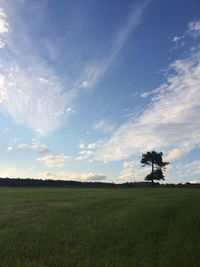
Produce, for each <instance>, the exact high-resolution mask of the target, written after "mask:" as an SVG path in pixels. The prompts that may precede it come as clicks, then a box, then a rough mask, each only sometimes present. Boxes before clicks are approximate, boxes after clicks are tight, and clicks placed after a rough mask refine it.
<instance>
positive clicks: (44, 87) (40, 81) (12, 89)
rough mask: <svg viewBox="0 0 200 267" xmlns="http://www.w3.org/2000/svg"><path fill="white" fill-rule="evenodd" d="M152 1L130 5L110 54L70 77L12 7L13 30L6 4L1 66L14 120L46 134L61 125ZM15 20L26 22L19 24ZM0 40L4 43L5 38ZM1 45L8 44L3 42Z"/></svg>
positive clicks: (1, 88)
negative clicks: (51, 61)
mask: <svg viewBox="0 0 200 267" xmlns="http://www.w3.org/2000/svg"><path fill="white" fill-rule="evenodd" d="M148 2H149V1H146V2H144V3H145V4H144V3H142V4H139V5H138V6H135V7H133V8H132V10H131V12H130V14H129V16H128V19H127V21H126V22H125V24H124V25H123V26H122V27H121V29H120V30H118V31H117V34H116V36H115V38H114V39H113V45H112V49H111V51H108V55H107V56H103V57H102V58H103V59H102V60H98V59H92V60H88V62H89V63H86V64H85V63H84V64H83V72H82V74H81V73H79V75H78V76H77V77H76V78H75V79H72V80H71V78H70V77H69V78H70V79H68V81H69V82H67V83H66V81H63V79H62V77H61V76H60V75H58V74H57V73H56V72H55V70H54V67H53V66H50V65H49V64H47V62H46V59H45V58H44V57H42V56H41V53H38V51H37V50H38V49H36V48H37V45H36V44H35V41H34V40H33V39H32V38H31V35H30V33H29V31H28V30H27V29H26V26H25V25H26V21H24V20H23V19H22V18H21V17H20V15H19V14H17V15H16V12H14V13H13V14H14V15H15V16H14V17H13V18H12V22H10V24H11V25H10V27H11V29H12V30H9V21H8V20H9V18H7V16H6V12H5V10H3V9H1V13H0V15H1V21H0V30H1V33H2V34H5V33H6V34H7V35H8V37H7V38H8V42H7V43H8V44H7V50H6V53H5V55H6V56H4V57H3V58H2V67H1V69H0V72H1V74H0V75H1V76H0V101H1V103H2V107H3V110H4V112H7V113H8V114H9V115H10V116H11V117H12V118H13V119H14V121H15V122H17V123H19V124H22V125H26V126H27V127H29V128H31V129H33V130H34V131H35V132H36V133H38V134H46V133H48V132H50V131H52V130H54V129H56V128H58V127H59V126H60V125H61V123H62V122H63V120H64V119H66V117H68V116H69V115H70V114H72V113H71V112H66V111H67V110H69V109H71V110H73V108H72V106H73V103H74V100H75V99H76V97H77V96H78V95H79V92H80V91H82V89H85V88H93V87H94V86H96V84H97V83H98V82H100V80H101V79H102V78H103V77H104V76H105V74H106V72H107V70H108V69H109V68H110V67H111V64H112V62H113V61H114V60H115V59H116V57H117V55H118V54H119V52H120V51H121V49H122V48H123V46H124V45H125V43H126V42H127V40H128V37H129V36H130V34H131V33H132V32H133V31H134V30H135V29H136V28H137V26H138V25H139V23H140V22H141V20H142V17H143V13H144V11H145V9H146V6H147V3H148ZM8 6H9V5H8ZM9 7H10V8H11V6H9ZM12 8H14V6H13V7H12ZM17 20H19V21H20V25H23V27H22V28H19V27H18V28H17V30H16V29H15V27H16V25H17V24H16V25H15V21H17ZM27 27H28V26H27ZM1 44H5V42H4V40H3V39H2V40H1ZM1 47H2V48H3V49H5V48H6V47H5V45H1ZM29 51H31V53H29ZM24 53H26V56H25V55H24ZM16 99H17V101H16ZM55 114H56V115H55Z"/></svg>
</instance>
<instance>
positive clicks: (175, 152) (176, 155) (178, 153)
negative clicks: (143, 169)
mask: <svg viewBox="0 0 200 267" xmlns="http://www.w3.org/2000/svg"><path fill="white" fill-rule="evenodd" d="M190 151H191V147H182V148H175V149H172V150H171V151H169V153H168V155H167V156H166V157H165V160H166V161H169V162H171V161H174V160H179V159H181V158H182V157H184V156H185V155H187V154H188V153H189V152H190Z"/></svg>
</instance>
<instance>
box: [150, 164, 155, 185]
mask: <svg viewBox="0 0 200 267" xmlns="http://www.w3.org/2000/svg"><path fill="white" fill-rule="evenodd" d="M151 167H152V169H151V172H152V175H153V172H154V164H153V162H152V165H151ZM151 186H153V179H152V180H151Z"/></svg>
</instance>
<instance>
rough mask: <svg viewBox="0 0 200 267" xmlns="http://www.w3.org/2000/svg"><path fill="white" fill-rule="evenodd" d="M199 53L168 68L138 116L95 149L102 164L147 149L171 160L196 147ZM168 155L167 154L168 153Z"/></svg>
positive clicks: (199, 127)
mask: <svg viewBox="0 0 200 267" xmlns="http://www.w3.org/2000/svg"><path fill="white" fill-rule="evenodd" d="M199 84H200V52H199V51H195V52H192V54H191V55H190V56H188V57H186V58H184V59H179V60H176V61H175V62H173V63H172V64H171V65H170V74H169V75H168V77H167V81H166V82H165V83H163V84H162V85H161V86H160V87H159V88H158V89H156V90H155V91H154V93H155V96H154V97H153V98H152V100H151V103H150V104H149V105H148V106H147V108H146V109H145V111H144V112H143V114H142V115H139V116H138V117H137V118H136V119H132V120H128V121H127V122H126V123H124V124H123V125H121V126H120V127H119V128H118V129H117V130H116V132H115V133H114V134H113V136H112V137H111V138H110V139H109V140H107V141H106V142H105V144H104V145H102V147H101V148H100V149H99V150H98V152H97V155H96V158H97V159H99V160H103V161H112V160H123V159H128V158H129V157H130V156H132V155H134V154H138V153H140V154H141V153H142V152H145V151H147V150H152V149H156V150H164V152H168V153H169V157H171V160H173V159H177V158H180V157H181V156H183V155H185V154H187V153H188V152H189V151H191V150H192V149H193V148H194V147H197V146H199V144H200V121H199V114H200V90H199V88H200V87H199ZM170 153H171V154H170Z"/></svg>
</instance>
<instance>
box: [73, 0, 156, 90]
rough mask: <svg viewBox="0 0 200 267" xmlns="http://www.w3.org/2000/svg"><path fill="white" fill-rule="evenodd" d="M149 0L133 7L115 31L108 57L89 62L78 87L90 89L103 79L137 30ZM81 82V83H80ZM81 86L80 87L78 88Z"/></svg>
mask: <svg viewBox="0 0 200 267" xmlns="http://www.w3.org/2000/svg"><path fill="white" fill-rule="evenodd" d="M150 2H151V0H146V1H142V2H141V3H140V4H138V5H133V6H132V8H131V10H130V13H129V15H128V18H127V20H126V21H125V23H124V24H123V25H122V27H121V28H120V29H119V30H118V31H117V33H116V34H115V36H114V38H113V43H112V48H111V51H109V53H108V55H107V56H106V57H105V56H104V57H103V59H100V60H95V61H90V62H89V63H88V64H87V65H86V67H85V69H84V71H83V74H82V77H81V79H79V81H78V84H79V87H84V86H83V83H84V82H87V84H86V83H85V85H86V86H85V87H87V88H92V87H94V86H95V85H96V84H97V83H99V81H100V80H101V79H102V78H103V77H104V75H105V74H106V73H107V71H108V70H109V67H110V66H111V64H112V63H113V62H114V60H115V59H116V57H117V56H118V54H119V53H120V51H121V50H122V48H123V47H124V45H125V44H126V42H127V41H128V38H129V37H130V35H131V34H132V33H133V32H134V31H135V30H136V29H137V27H138V26H139V24H140V23H141V21H142V18H143V14H144V12H145V10H146V8H147V6H148V4H149V3H150ZM80 81H81V82H80ZM80 85H81V86H80Z"/></svg>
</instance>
